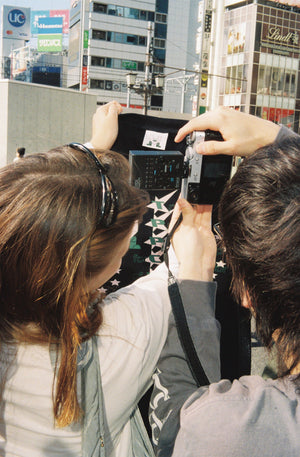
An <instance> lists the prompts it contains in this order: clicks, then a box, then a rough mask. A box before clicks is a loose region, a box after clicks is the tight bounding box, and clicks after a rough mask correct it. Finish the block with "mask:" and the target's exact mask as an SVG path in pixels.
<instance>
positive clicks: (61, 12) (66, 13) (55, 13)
mask: <svg viewBox="0 0 300 457" xmlns="http://www.w3.org/2000/svg"><path fill="white" fill-rule="evenodd" d="M50 17H62V18H63V30H62V33H63V34H64V35H67V34H68V33H69V10H50Z"/></svg>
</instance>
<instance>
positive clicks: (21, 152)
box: [17, 148, 25, 157]
mask: <svg viewBox="0 0 300 457" xmlns="http://www.w3.org/2000/svg"><path fill="white" fill-rule="evenodd" d="M17 153H18V154H19V156H20V157H24V155H25V148H17Z"/></svg>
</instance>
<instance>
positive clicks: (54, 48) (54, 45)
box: [38, 34, 62, 52]
mask: <svg viewBox="0 0 300 457" xmlns="http://www.w3.org/2000/svg"><path fill="white" fill-rule="evenodd" d="M38 51H39V52H59V51H62V34H55V35H53V34H52V35H45V34H39V36H38Z"/></svg>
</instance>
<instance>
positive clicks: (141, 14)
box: [140, 10, 147, 21]
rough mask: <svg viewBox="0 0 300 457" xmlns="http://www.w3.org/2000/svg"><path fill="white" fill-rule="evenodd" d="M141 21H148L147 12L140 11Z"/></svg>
mask: <svg viewBox="0 0 300 457" xmlns="http://www.w3.org/2000/svg"><path fill="white" fill-rule="evenodd" d="M140 19H141V20H142V21H147V11H144V10H140Z"/></svg>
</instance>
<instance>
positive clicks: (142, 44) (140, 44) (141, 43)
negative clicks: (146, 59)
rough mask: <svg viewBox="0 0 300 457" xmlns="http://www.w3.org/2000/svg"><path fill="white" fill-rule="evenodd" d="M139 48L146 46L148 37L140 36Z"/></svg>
mask: <svg viewBox="0 0 300 457" xmlns="http://www.w3.org/2000/svg"><path fill="white" fill-rule="evenodd" d="M139 46H146V37H145V36H139Z"/></svg>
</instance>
